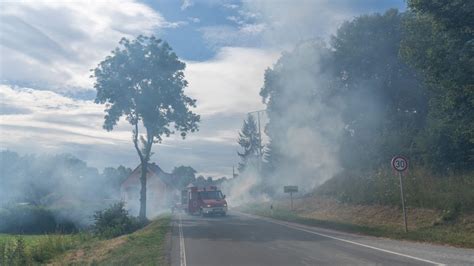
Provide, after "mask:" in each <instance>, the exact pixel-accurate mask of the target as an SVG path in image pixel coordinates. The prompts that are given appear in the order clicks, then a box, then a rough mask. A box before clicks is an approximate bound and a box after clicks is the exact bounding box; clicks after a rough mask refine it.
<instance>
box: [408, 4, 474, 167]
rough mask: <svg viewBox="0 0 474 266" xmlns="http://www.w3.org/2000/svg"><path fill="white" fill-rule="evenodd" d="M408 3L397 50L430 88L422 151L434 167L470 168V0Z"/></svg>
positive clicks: (473, 150) (473, 25) (473, 110)
mask: <svg viewBox="0 0 474 266" xmlns="http://www.w3.org/2000/svg"><path fill="white" fill-rule="evenodd" d="M408 6H409V8H410V11H411V14H410V16H408V17H407V19H406V21H405V24H404V28H405V34H404V38H403V40H402V43H401V50H400V54H401V55H402V57H403V58H404V59H405V60H406V61H407V62H408V63H409V64H411V65H412V66H414V67H415V68H416V69H418V70H420V72H421V73H422V74H423V77H424V78H425V81H426V84H427V85H428V88H429V95H430V102H429V117H428V126H427V129H426V131H425V134H424V136H423V138H422V139H421V140H422V142H421V145H422V146H423V148H424V150H425V152H424V154H425V156H424V157H425V158H426V160H427V161H428V162H429V163H430V165H432V166H437V168H438V169H437V170H444V171H446V170H448V169H452V170H454V169H456V170H465V169H473V166H474V19H473V14H474V1H466V0H438V1H432V0H410V1H408ZM439 166H442V167H441V168H440V167H439Z"/></svg>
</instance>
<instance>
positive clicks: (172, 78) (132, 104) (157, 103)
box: [93, 36, 199, 141]
mask: <svg viewBox="0 0 474 266" xmlns="http://www.w3.org/2000/svg"><path fill="white" fill-rule="evenodd" d="M184 68H185V64H184V63H183V62H181V61H179V59H178V57H177V56H176V54H175V53H174V52H172V50H171V47H170V46H169V45H168V43H166V42H163V41H162V40H160V39H156V38H155V37H145V36H139V37H138V38H137V39H135V40H132V41H129V40H127V39H125V38H123V39H122V40H121V41H120V47H119V48H116V49H115V50H114V51H113V52H112V56H108V57H106V59H105V60H104V61H102V62H101V63H100V64H99V65H98V66H97V68H95V69H94V74H93V77H95V78H96V83H95V84H94V87H95V88H96V89H97V97H96V99H95V101H96V103H107V107H106V110H105V112H106V113H107V115H106V116H105V121H104V128H105V129H107V130H112V129H113V128H114V126H115V125H116V124H117V122H118V120H119V119H120V117H121V116H125V117H126V119H127V121H128V122H129V123H130V124H132V125H137V124H138V123H139V121H142V123H143V126H144V127H145V128H146V130H147V132H146V133H147V136H148V137H149V138H151V140H152V141H161V140H162V136H163V135H165V136H169V135H170V134H172V133H173V131H172V129H171V128H170V124H171V123H174V128H175V129H176V130H178V131H180V132H181V133H183V134H185V133H186V132H187V131H191V132H194V131H196V130H197V122H198V121H199V116H198V115H196V114H194V113H193V112H191V111H190V110H189V107H195V106H196V100H194V99H192V98H190V97H188V96H186V95H184V93H183V89H184V88H185V87H186V86H187V84H188V83H187V81H186V80H185V79H184V73H183V70H184ZM183 136H184V135H183ZM147 140H148V139H147Z"/></svg>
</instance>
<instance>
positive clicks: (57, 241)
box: [0, 233, 92, 265]
mask: <svg viewBox="0 0 474 266" xmlns="http://www.w3.org/2000/svg"><path fill="white" fill-rule="evenodd" d="M91 238H92V236H91V235H89V234H85V233H78V234H70V235H64V234H47V235H9V234H0V265H25V264H41V263H46V262H48V261H49V260H51V259H52V258H54V257H55V256H57V255H59V254H61V253H64V252H66V251H67V250H70V249H72V248H74V247H76V246H78V245H80V244H81V243H84V242H86V241H90V239H91Z"/></svg>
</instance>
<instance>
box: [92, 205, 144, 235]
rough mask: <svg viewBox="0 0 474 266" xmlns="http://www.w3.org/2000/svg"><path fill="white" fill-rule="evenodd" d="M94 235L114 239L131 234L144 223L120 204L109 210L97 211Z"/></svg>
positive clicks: (112, 206)
mask: <svg viewBox="0 0 474 266" xmlns="http://www.w3.org/2000/svg"><path fill="white" fill-rule="evenodd" d="M94 221H95V222H94V226H93V230H94V233H95V234H96V235H97V236H99V237H101V238H112V237H117V236H120V235H124V234H129V233H131V232H133V231H135V230H137V229H139V228H141V227H143V225H144V224H143V223H141V222H139V220H138V219H137V218H136V217H133V216H131V215H129V213H128V211H127V210H125V208H124V203H123V202H119V203H115V204H113V205H111V206H110V207H109V208H107V209H104V210H101V211H96V212H95V214H94Z"/></svg>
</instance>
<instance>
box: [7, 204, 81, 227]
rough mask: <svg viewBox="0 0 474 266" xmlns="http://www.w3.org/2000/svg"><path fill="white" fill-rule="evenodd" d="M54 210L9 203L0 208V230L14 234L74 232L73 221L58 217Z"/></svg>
mask: <svg viewBox="0 0 474 266" xmlns="http://www.w3.org/2000/svg"><path fill="white" fill-rule="evenodd" d="M58 217H60V215H59V214H57V213H55V211H53V210H51V209H48V208H45V207H41V206H33V205H9V206H5V207H4V208H2V209H0V221H1V222H0V232H1V233H15V234H42V233H53V232H67V233H68V232H75V231H77V229H76V226H75V224H74V222H72V221H71V220H68V219H66V218H62V219H59V218H58Z"/></svg>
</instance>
